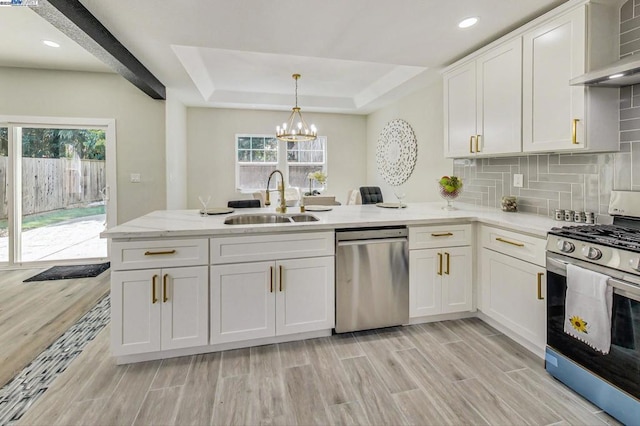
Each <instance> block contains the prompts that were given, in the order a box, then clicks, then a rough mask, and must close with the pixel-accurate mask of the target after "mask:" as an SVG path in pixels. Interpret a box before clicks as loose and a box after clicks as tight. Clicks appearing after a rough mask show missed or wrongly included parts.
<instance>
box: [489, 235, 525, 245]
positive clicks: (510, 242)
mask: <svg viewBox="0 0 640 426" xmlns="http://www.w3.org/2000/svg"><path fill="white" fill-rule="evenodd" d="M496 241H500V242H501V243H507V244H511V245H512V246H517V247H524V244H522V243H514V242H513V241H509V240H505V239H503V238H500V237H498V238H496Z"/></svg>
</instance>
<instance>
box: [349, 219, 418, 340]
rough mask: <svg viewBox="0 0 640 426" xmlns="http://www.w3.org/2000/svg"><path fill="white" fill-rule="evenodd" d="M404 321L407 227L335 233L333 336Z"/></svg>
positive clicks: (406, 311) (407, 267) (407, 270)
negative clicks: (334, 326)
mask: <svg viewBox="0 0 640 426" xmlns="http://www.w3.org/2000/svg"><path fill="white" fill-rule="evenodd" d="M408 322H409V247H408V240H407V228H406V227H394V228H391V227H387V228H363V229H349V230H337V231H336V333H345V332H348V331H356V330H367V329H372V328H380V327H390V326H393V325H401V324H407V323H408Z"/></svg>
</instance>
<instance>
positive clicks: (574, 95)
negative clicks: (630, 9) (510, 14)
mask: <svg viewBox="0 0 640 426" xmlns="http://www.w3.org/2000/svg"><path fill="white" fill-rule="evenodd" d="M617 14H618V10H617V8H616V7H615V5H612V4H607V5H604V4H599V3H589V2H588V1H577V0H573V1H570V2H568V3H565V4H564V5H562V6H560V7H558V8H556V9H554V10H553V11H551V12H549V13H547V14H545V15H543V16H541V17H540V18H538V19H536V20H534V21H532V22H530V23H528V24H526V25H524V26H523V27H521V28H519V29H517V30H515V31H513V32H512V33H510V34H507V35H506V36H504V37H502V38H501V39H499V40H497V41H495V42H494V43H492V44H491V45H489V46H487V47H484V48H482V49H480V50H479V51H477V52H475V53H472V54H471V55H469V56H467V57H466V58H463V59H462V60H460V61H459V62H458V63H456V64H453V65H452V66H451V67H449V68H448V69H447V70H445V71H444V73H443V79H444V136H445V156H446V157H452V158H464V157H477V156H500V155H514V154H520V153H522V152H563V151H577V152H581V151H590V152H598V151H616V150H618V149H619V142H618V140H619V136H618V90H617V89H615V88H604V87H589V88H586V87H584V86H570V85H569V81H570V80H571V79H572V78H574V77H577V76H580V75H582V74H584V73H585V72H587V71H589V70H591V69H592V68H595V67H599V66H603V65H605V64H608V63H611V62H614V61H615V60H616V59H617V58H616V52H617V44H616V39H617V35H618V21H617Z"/></svg>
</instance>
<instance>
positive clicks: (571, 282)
mask: <svg viewBox="0 0 640 426" xmlns="http://www.w3.org/2000/svg"><path fill="white" fill-rule="evenodd" d="M608 279H609V277H608V276H607V275H603V274H600V273H597V272H593V271H589V270H587V269H584V268H581V267H579V266H575V265H567V298H566V306H565V318H564V332H565V333H567V334H568V335H570V336H572V337H575V338H576V339H578V340H580V341H581V342H584V343H586V344H587V345H589V346H591V347H592V348H593V349H595V350H596V351H598V352H601V353H603V354H605V355H606V354H608V353H609V349H610V347H611V306H612V302H613V289H612V288H611V287H610V286H609V285H608V284H607V280H608Z"/></svg>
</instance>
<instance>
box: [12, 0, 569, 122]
mask: <svg viewBox="0 0 640 426" xmlns="http://www.w3.org/2000/svg"><path fill="white" fill-rule="evenodd" d="M41 1H44V0H41ZM80 1H81V3H82V4H83V5H84V6H85V7H86V8H87V9H89V11H90V12H91V13H93V14H94V15H95V16H96V17H97V18H98V20H100V21H101V22H102V23H103V24H104V25H105V27H107V28H108V29H109V31H111V33H112V34H113V35H114V36H115V37H116V38H117V39H118V40H119V41H120V42H121V43H122V44H124V45H125V46H126V47H127V48H128V49H129V50H130V51H131V52H132V53H133V54H134V55H135V56H136V57H137V58H138V59H139V60H140V62H142V63H143V64H144V65H145V66H146V67H147V68H148V69H149V70H150V71H151V72H152V73H153V74H155V76H156V77H157V78H158V79H159V80H160V81H161V82H162V83H163V84H164V85H165V86H166V87H167V88H168V89H170V93H171V94H172V95H174V96H177V97H178V98H179V99H181V100H182V101H183V102H184V103H185V104H187V105H191V106H214V107H231V108H258V109H278V110H280V109H282V110H286V109H290V108H291V106H292V104H293V102H294V96H293V93H294V84H295V83H294V81H293V79H292V78H291V74H293V73H300V74H302V78H301V79H300V81H299V104H300V106H301V107H302V109H303V111H307V110H308V111H327V112H343V113H358V114H365V113H368V112H371V111H373V110H375V109H377V108H379V107H381V106H384V105H385V104H386V103H388V102H390V101H393V100H395V99H398V98H399V97H402V96H404V95H406V94H408V93H410V92H411V91H414V90H416V89H419V88H420V87H424V86H425V85H427V84H428V83H429V81H430V79H432V78H434V77H436V76H437V75H438V74H437V71H438V70H439V69H441V68H442V67H443V66H446V65H448V64H449V63H451V62H453V61H454V60H455V59H458V58H460V57H461V56H463V55H465V54H466V53H469V52H470V51H472V50H474V49H476V48H478V47H480V46H482V45H484V44H486V43H487V42H489V41H492V40H494V39H495V38H497V37H498V36H500V35H502V34H504V33H505V32H507V31H509V30H510V29H513V28H514V27H517V26H518V25H521V24H522V23H524V22H526V21H528V20H530V19H532V18H534V17H536V16H538V15H540V14H541V13H542V12H544V11H546V10H549V9H550V8H552V7H555V6H557V5H559V4H561V3H564V2H565V1H566V0H517V1H514V0H446V1H443V0H394V1H390V0H271V1H265V0H239V1H230V0H183V1H157V0H136V1H129V0H112V1H104V0H80ZM469 16H478V17H479V18H480V21H479V23H478V24H477V25H476V26H474V27H472V28H469V29H465V30H461V29H458V28H457V23H458V22H459V21H460V20H461V19H463V18H466V17H469ZM0 35H1V36H0V66H15V67H32V68H53V69H71V70H83V71H98V72H105V71H107V69H106V67H105V66H104V65H102V64H101V63H100V62H99V61H97V60H96V59H95V58H94V57H93V56H92V55H90V54H89V53H87V52H85V51H83V50H82V49H81V48H79V47H78V46H77V45H75V44H74V43H73V42H71V41H70V40H69V39H67V38H66V37H65V36H64V35H62V33H60V32H59V31H58V30H56V29H55V28H53V27H52V26H51V25H49V24H48V23H46V22H45V21H44V20H43V19H42V18H40V17H39V16H38V15H36V14H35V13H34V12H32V11H31V10H29V9H28V8H20V7H8V8H0ZM45 38H46V39H52V40H55V41H58V42H59V43H61V44H62V46H61V48H59V49H51V48H46V47H44V46H43V45H42V44H41V39H45Z"/></svg>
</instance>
